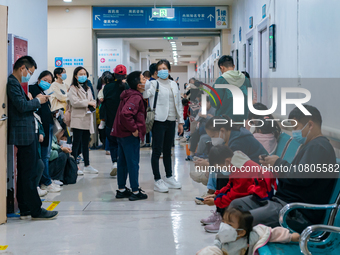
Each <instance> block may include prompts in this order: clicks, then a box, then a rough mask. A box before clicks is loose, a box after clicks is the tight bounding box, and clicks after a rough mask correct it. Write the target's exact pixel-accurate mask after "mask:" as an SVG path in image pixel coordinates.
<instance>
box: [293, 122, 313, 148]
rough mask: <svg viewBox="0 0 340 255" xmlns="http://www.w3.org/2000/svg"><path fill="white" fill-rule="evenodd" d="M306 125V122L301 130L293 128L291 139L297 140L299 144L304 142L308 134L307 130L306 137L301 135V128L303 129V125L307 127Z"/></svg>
mask: <svg viewBox="0 0 340 255" xmlns="http://www.w3.org/2000/svg"><path fill="white" fill-rule="evenodd" d="M307 125H308V123H307V124H306V125H305V126H304V127H303V129H301V130H293V131H292V135H293V139H294V140H295V141H297V142H298V143H299V144H304V143H305V142H306V140H307V136H308V134H309V132H308V134H307V135H306V137H303V136H302V130H304V129H305V127H307Z"/></svg>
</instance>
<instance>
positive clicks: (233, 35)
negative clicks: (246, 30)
mask: <svg viewBox="0 0 340 255" xmlns="http://www.w3.org/2000/svg"><path fill="white" fill-rule="evenodd" d="M233 43H235V34H233Z"/></svg>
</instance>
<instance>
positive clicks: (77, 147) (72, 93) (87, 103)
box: [68, 66, 98, 174]
mask: <svg viewBox="0 0 340 255" xmlns="http://www.w3.org/2000/svg"><path fill="white" fill-rule="evenodd" d="M87 74H88V73H87V71H86V69H85V68H84V67H81V66H79V67H77V68H76V69H74V72H73V78H72V85H71V87H70V90H69V93H68V99H69V100H70V111H71V124H70V128H72V132H73V146H72V156H73V157H74V158H75V159H76V158H77V157H78V155H79V154H80V153H82V154H83V157H84V164H85V167H84V170H83V171H82V172H81V171H78V174H84V173H87V174H98V171H97V170H96V169H94V168H93V167H92V166H91V165H90V159H89V142H90V135H91V134H94V124H93V111H94V110H95V108H96V101H95V100H94V99H93V95H92V92H91V89H90V88H89V87H88V86H87V81H88V76H87Z"/></svg>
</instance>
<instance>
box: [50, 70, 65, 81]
mask: <svg viewBox="0 0 340 255" xmlns="http://www.w3.org/2000/svg"><path fill="white" fill-rule="evenodd" d="M64 71H65V68H62V67H57V68H56V69H54V71H53V74H54V80H55V81H56V80H57V79H58V77H57V74H62V73H63V72H64Z"/></svg>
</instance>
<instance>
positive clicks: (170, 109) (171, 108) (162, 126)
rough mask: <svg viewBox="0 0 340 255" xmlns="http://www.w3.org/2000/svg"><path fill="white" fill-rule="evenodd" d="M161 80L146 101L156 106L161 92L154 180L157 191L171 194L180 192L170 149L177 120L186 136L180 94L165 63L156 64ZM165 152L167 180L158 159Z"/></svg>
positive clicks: (154, 139)
mask: <svg viewBox="0 0 340 255" xmlns="http://www.w3.org/2000/svg"><path fill="white" fill-rule="evenodd" d="M157 71H158V74H157V75H158V77H159V78H158V79H157V80H155V81H152V82H151V86H150V88H149V89H147V85H146V89H147V90H146V91H145V92H144V98H149V100H150V105H151V106H153V105H154V101H155V95H156V91H157V87H159V89H158V91H159V92H158V95H157V102H156V111H155V122H154V124H153V127H152V156H151V166H152V171H153V174H154V179H155V186H154V190H155V191H157V192H168V191H169V188H170V189H180V188H182V184H181V183H179V182H178V181H177V180H176V179H175V178H174V176H173V175H172V165H171V161H172V160H171V148H172V144H173V142H174V136H175V128H176V119H178V123H179V124H178V133H179V135H181V134H182V133H183V124H184V120H183V109H182V102H181V95H180V91H179V90H178V87H177V84H176V82H174V81H172V80H170V79H169V72H170V71H171V66H170V62H169V61H168V60H166V59H162V60H160V61H159V62H158V63H157ZM162 152H163V162H164V168H165V172H166V178H164V181H163V179H162V178H161V175H160V171H159V158H160V156H161V153H162Z"/></svg>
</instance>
